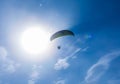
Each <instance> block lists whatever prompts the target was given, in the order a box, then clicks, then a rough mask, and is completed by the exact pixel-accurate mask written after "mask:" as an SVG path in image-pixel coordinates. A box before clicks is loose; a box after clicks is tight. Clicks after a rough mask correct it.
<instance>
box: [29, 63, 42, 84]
mask: <svg viewBox="0 0 120 84" xmlns="http://www.w3.org/2000/svg"><path fill="white" fill-rule="evenodd" d="M41 68H42V67H41V66H37V65H33V67H32V72H31V74H30V75H29V80H28V84H36V82H37V80H38V79H39V77H40V69H41Z"/></svg>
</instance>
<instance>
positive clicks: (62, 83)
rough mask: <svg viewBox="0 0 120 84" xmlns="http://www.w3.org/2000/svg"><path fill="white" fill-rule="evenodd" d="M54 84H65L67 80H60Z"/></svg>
mask: <svg viewBox="0 0 120 84" xmlns="http://www.w3.org/2000/svg"><path fill="white" fill-rule="evenodd" d="M54 84H65V80H58V81H56V82H55V83H54Z"/></svg>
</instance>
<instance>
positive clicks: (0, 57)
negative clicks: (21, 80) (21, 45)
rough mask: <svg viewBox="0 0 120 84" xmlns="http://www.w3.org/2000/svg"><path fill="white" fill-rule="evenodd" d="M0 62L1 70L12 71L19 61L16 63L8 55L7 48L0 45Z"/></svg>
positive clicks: (15, 68) (18, 64)
mask: <svg viewBox="0 0 120 84" xmlns="http://www.w3.org/2000/svg"><path fill="white" fill-rule="evenodd" d="M0 62H1V69H0V71H2V72H7V73H14V72H15V71H16V70H17V69H18V68H19V67H20V63H16V62H15V61H13V60H11V59H10V58H9V57H8V53H7V50H6V49H5V48H4V47H1V46H0Z"/></svg>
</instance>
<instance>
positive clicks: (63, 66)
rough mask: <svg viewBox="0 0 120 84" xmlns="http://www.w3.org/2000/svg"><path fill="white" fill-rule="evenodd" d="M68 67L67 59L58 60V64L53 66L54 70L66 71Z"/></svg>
mask: <svg viewBox="0 0 120 84" xmlns="http://www.w3.org/2000/svg"><path fill="white" fill-rule="evenodd" d="M68 67H69V63H68V62H67V59H59V60H58V62H57V63H56V64H55V66H54V69H55V70H61V69H67V68H68Z"/></svg>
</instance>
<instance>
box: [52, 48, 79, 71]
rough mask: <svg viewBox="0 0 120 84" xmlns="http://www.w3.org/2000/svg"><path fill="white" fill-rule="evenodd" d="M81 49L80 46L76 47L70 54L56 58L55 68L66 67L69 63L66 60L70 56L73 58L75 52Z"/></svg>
mask: <svg viewBox="0 0 120 84" xmlns="http://www.w3.org/2000/svg"><path fill="white" fill-rule="evenodd" d="M80 50H81V48H77V49H76V50H75V51H74V52H73V53H72V54H71V55H70V56H68V57H65V58H63V59H58V61H57V63H56V64H55V65H54V69H55V70H61V69H67V68H68V67H69V66H70V64H69V63H68V60H69V59H70V58H73V57H74V56H75V54H76V53H78V52H79V51H80Z"/></svg>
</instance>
